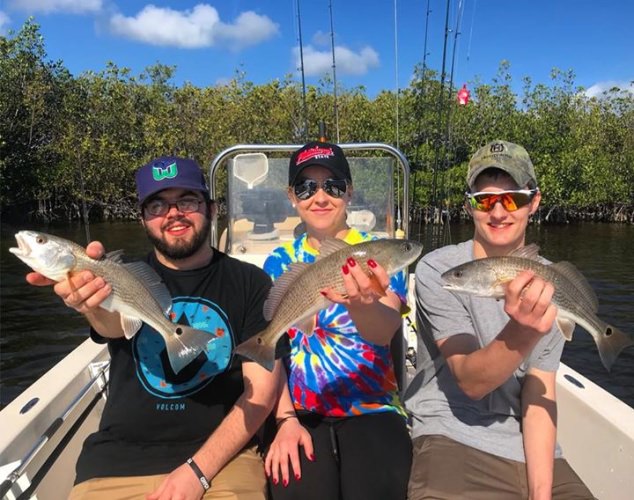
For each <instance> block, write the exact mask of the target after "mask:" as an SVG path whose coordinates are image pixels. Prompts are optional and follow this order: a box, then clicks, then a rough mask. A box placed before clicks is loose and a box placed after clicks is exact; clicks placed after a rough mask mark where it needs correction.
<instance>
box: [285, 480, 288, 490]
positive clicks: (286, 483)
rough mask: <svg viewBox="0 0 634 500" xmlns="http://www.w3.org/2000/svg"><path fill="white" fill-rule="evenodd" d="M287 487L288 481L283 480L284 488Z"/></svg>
mask: <svg viewBox="0 0 634 500" xmlns="http://www.w3.org/2000/svg"><path fill="white" fill-rule="evenodd" d="M287 486H288V479H284V488H286V487H287Z"/></svg>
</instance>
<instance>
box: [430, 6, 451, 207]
mask: <svg viewBox="0 0 634 500" xmlns="http://www.w3.org/2000/svg"><path fill="white" fill-rule="evenodd" d="M450 5H451V0H447V9H446V14H445V39H444V42H443V49H442V70H441V72H440V89H439V91H438V105H437V108H438V120H437V126H436V147H435V151H434V171H433V175H432V191H431V193H432V194H431V203H432V207H436V206H437V199H436V190H437V183H438V161H439V154H440V152H439V150H440V142H441V141H440V138H441V133H440V129H441V128H442V101H443V94H444V89H445V76H446V74H445V68H446V60H447V38H448V35H449V7H450Z"/></svg>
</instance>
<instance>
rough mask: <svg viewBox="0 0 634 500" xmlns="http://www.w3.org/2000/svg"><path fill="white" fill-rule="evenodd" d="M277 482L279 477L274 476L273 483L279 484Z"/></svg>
mask: <svg viewBox="0 0 634 500" xmlns="http://www.w3.org/2000/svg"><path fill="white" fill-rule="evenodd" d="M277 483H278V481H277V478H275V477H274V478H273V484H275V485H277Z"/></svg>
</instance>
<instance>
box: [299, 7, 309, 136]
mask: <svg viewBox="0 0 634 500" xmlns="http://www.w3.org/2000/svg"><path fill="white" fill-rule="evenodd" d="M296 4H297V32H298V40H299V61H300V69H301V72H302V107H303V113H304V134H303V136H304V142H307V141H308V110H307V108H306V78H305V76H304V44H303V43H302V18H301V15H300V12H299V0H296Z"/></svg>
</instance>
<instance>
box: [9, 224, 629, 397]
mask: <svg viewBox="0 0 634 500" xmlns="http://www.w3.org/2000/svg"><path fill="white" fill-rule="evenodd" d="M18 229H25V228H23V227H20V228H15V227H11V226H10V225H8V224H3V225H2V228H1V232H0V407H4V406H5V405H6V404H8V403H9V402H11V401H12V400H13V399H14V398H15V397H16V396H18V395H19V394H20V393H21V392H22V391H23V390H24V389H26V388H27V387H28V386H29V385H30V384H31V383H33V381H35V380H36V379H37V378H38V377H40V376H41V375H43V374H44V373H45V372H46V371H47V370H49V369H50V368H51V367H52V366H53V365H54V364H55V363H57V362H58V361H59V360H61V359H62V358H63V357H64V356H65V355H66V354H67V353H68V352H69V351H71V350H72V349H73V348H74V347H76V346H77V345H79V344H80V343H81V342H82V341H84V340H85V339H86V334H87V328H86V322H85V320H84V319H83V317H81V316H80V315H79V314H77V313H75V312H74V311H72V310H71V309H68V308H67V307H65V306H64V305H63V303H62V302H61V300H60V299H59V297H57V295H55V294H54V293H53V292H52V290H50V289H49V288H47V287H45V288H38V287H33V286H30V285H28V284H27V283H26V282H25V280H24V275H25V274H26V273H27V271H28V268H27V267H26V265H24V264H23V263H22V262H21V261H20V260H18V259H17V258H16V257H15V256H14V255H12V254H10V253H9V251H8V249H9V247H11V246H15V239H14V238H13V234H14V233H15V232H16V231H17V230H18ZM29 229H39V230H42V231H46V232H50V233H53V234H56V235H59V236H61V237H64V238H68V239H70V240H73V241H76V242H78V243H83V242H85V233H84V229H83V227H82V226H80V225H63V226H53V227H51V226H39V227H36V226H34V225H31V226H30V227H29ZM90 233H91V237H92V238H93V239H98V240H100V241H102V242H103V243H104V245H105V247H106V249H108V250H115V249H120V248H122V249H125V251H126V254H127V255H128V256H130V257H137V258H141V257H142V256H143V255H145V253H146V252H147V251H148V250H149V249H150V245H149V243H148V242H147V240H146V238H145V236H144V235H143V231H142V229H141V227H140V226H139V224H138V223H136V222H117V223H100V224H92V225H91V226H90ZM410 233H411V235H412V238H418V239H421V240H423V243H424V244H425V248H426V250H425V251H427V250H429V249H431V248H435V247H436V246H438V245H439V244H442V243H449V240H448V238H447V233H441V232H440V231H439V228H438V226H436V227H432V226H422V227H421V226H418V225H417V224H413V225H412V227H410ZM449 234H451V242H453V243H457V242H459V241H464V240H466V239H468V238H470V237H471V236H472V227H471V226H470V225H468V224H464V225H453V226H452V227H451V231H450V233H449ZM528 240H529V241H531V242H535V243H537V244H538V245H540V247H541V249H542V254H543V255H544V256H546V257H547V258H549V259H550V260H552V261H555V262H557V261H560V260H568V261H570V262H572V263H574V264H575V265H576V266H577V267H578V268H579V269H580V270H581V271H582V272H583V274H584V275H585V276H586V277H587V278H588V280H589V281H590V284H591V285H592V287H593V288H594V290H595V291H596V292H597V295H598V296H599V301H600V307H599V315H600V316H601V317H603V318H604V319H606V320H608V322H610V323H612V324H613V325H614V326H616V327H617V328H619V329H621V330H622V331H624V332H627V333H632V334H634V300H633V297H634V226H632V225H617V224H593V223H582V224H575V225H561V226H559V225H558V226H549V225H541V226H537V225H532V226H530V228H529V237H528ZM562 360H563V362H564V363H566V364H568V365H569V366H571V367H572V368H573V369H575V370H577V371H578V372H580V373H581V374H582V375H584V376H585V377H587V378H589V379H590V380H592V381H593V382H595V383H596V384H598V385H600V386H601V387H603V388H604V389H606V390H607V391H609V392H610V393H612V394H613V395H615V396H616V397H618V398H619V399H621V400H622V401H624V402H626V403H627V404H629V405H630V406H632V407H634V347H629V348H627V349H626V350H625V351H624V352H623V353H622V354H621V355H620V356H619V358H618V359H617V361H616V363H615V365H614V366H613V368H612V371H611V372H610V373H608V372H607V371H606V370H605V368H604V367H603V365H602V364H601V361H600V360H599V356H598V353H597V349H596V346H595V344H594V341H593V340H592V337H590V335H589V334H588V333H586V332H585V331H583V330H581V329H579V328H578V329H577V330H576V331H575V334H574V339H573V341H572V342H569V343H567V344H566V348H565V350H564V354H563V358H562Z"/></svg>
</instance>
